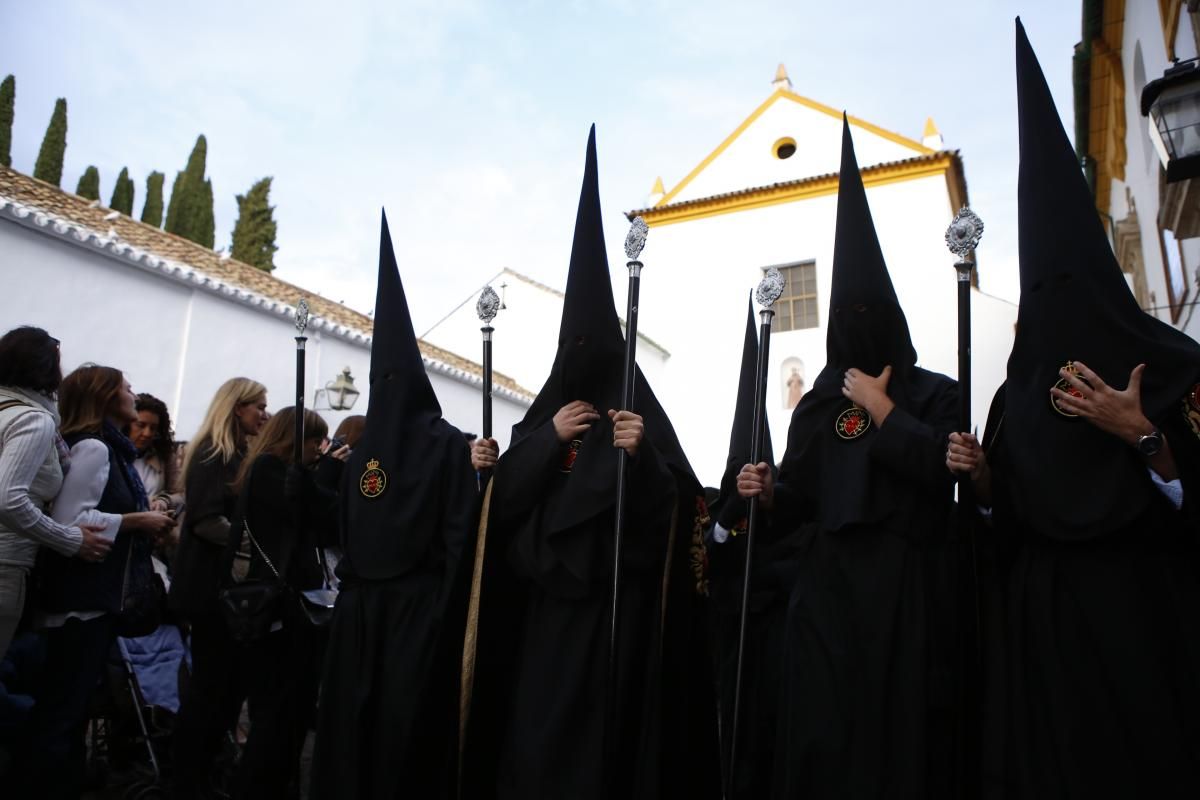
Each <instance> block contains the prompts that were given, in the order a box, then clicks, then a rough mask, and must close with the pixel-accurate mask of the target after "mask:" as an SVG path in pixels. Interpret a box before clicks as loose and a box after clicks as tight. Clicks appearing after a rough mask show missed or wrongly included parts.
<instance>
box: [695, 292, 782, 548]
mask: <svg viewBox="0 0 1200 800" xmlns="http://www.w3.org/2000/svg"><path fill="white" fill-rule="evenodd" d="M757 381H758V327H757V326H756V325H755V322H754V303H753V302H752V301H751V300H749V299H747V301H746V335H745V338H744V339H743V340H742V365H741V370H740V372H739V374H738V388H737V403H736V404H735V405H734V409H733V427H732V429H731V430H730V432H729V457H728V458H727V459H726V461H725V474H724V475H722V476H721V494H720V496H719V497H718V498H717V500H716V501H715V502H714V503H713V504H712V505H711V506H710V507H709V509H708V510H709V511H710V512H711V514H712V517H713V519H715V520H716V521H717V522H719V523H721V527H723V528H725V529H726V530H733V527H734V526H735V525H737V524H738V523H739V522H741V520H742V518H743V517H745V516H746V501H745V500H743V499H742V498H741V497H739V496H738V493H737V475H738V473H739V472H740V471H741V469H742V466H743V465H744V464H747V463H749V461H750V435H751V431H752V429H753V427H754V391H755V384H756V382H757ZM763 424H764V425H765V428H766V429H765V430H764V431H763V452H762V460H763V461H765V462H767V463H768V464H774V463H775V453H774V451H773V449H772V447H771V425H770V422H768V421H767V420H765V419H764V420H763Z"/></svg>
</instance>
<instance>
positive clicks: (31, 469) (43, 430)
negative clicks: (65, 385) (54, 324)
mask: <svg viewBox="0 0 1200 800" xmlns="http://www.w3.org/2000/svg"><path fill="white" fill-rule="evenodd" d="M61 382H62V370H61V368H60V366H59V355H58V340H57V339H55V338H54V337H53V336H51V335H50V334H48V333H46V332H45V331H44V330H42V329H41V328H28V327H25V328H16V329H14V330H11V331H9V332H8V333H6V334H5V335H4V336H3V337H0V658H3V657H4V653H5V651H7V650H8V644H9V642H10V641H11V640H12V636H13V632H14V631H15V630H16V627H17V622H18V620H20V618H21V611H22V609H23V608H24V605H25V587H26V583H27V581H28V578H29V571H30V569H32V568H33V564H34V558H35V556H36V555H37V551H38V547H39V546H44V547H49V548H50V549H52V550H54V551H55V552H57V553H61V554H62V555H64V556H77V557H79V558H83V559H86V560H89V561H99V560H101V559H103V558H104V556H105V555H106V554H107V553H108V549H109V547H110V544H109V542H108V541H107V540H106V539H105V538H103V537H102V536H100V535H99V532H100V530H101V529H100V528H96V527H88V526H86V525H85V526H77V525H60V524H59V523H57V522H55V521H54V520H53V519H52V518H51V517H50V516H49V515H47V514H46V509H47V507H48V506H49V504H50V501H52V500H53V499H54V496H55V495H57V494H58V491H59V489H60V488H61V487H62V482H63V469H62V465H61V462H60V456H61V455H62V454H63V453H65V452H66V448H65V445H64V446H63V448H62V449H61V451H60V448H59V447H58V446H56V445H57V443H58V442H60V441H61V440H60V439H59V438H58V407H57V405H56V403H55V401H54V393H55V392H57V391H58V386H59V384H60V383H61Z"/></svg>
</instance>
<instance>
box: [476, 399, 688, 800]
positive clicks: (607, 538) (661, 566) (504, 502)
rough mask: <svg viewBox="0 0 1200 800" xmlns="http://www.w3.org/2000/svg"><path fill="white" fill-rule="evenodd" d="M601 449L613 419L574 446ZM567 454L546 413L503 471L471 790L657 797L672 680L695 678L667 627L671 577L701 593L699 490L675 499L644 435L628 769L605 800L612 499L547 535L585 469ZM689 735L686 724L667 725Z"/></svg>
mask: <svg viewBox="0 0 1200 800" xmlns="http://www.w3.org/2000/svg"><path fill="white" fill-rule="evenodd" d="M598 447H608V448H611V447H612V425H611V423H610V422H609V421H608V420H607V419H604V420H601V421H600V422H597V423H595V424H594V425H593V426H592V428H591V430H589V431H588V432H587V433H586V434H584V435H583V437H582V440H581V445H580V447H579V452H580V453H584V452H585V451H587V450H588V449H591V448H598ZM567 451H568V449H567V447H566V446H565V445H563V444H561V443H560V442H559V441H558V440H557V438H556V436H555V432H554V426H553V422H552V421H547V422H545V423H543V425H541V426H540V427H539V428H537V429H535V430H533V431H532V432H530V433H529V434H528V435H526V436H525V437H524V438H522V439H521V440H520V441H519V442H518V443H517V444H516V445H515V446H514V447H513V448H512V449H510V450H509V451H508V452H506V453H505V454H504V455H503V456H502V457H501V459H500V462H499V464H498V465H497V468H496V471H495V476H494V478H493V490H492V496H491V502H490V504H489V511H488V514H489V524H488V541H487V556H486V559H485V563H484V566H483V569H482V573H481V585H482V592H481V595H480V597H481V601H480V603H479V616H478V625H479V635H478V643H479V645H478V653H477V660H476V663H475V669H474V689H473V697H472V703H471V711H470V724H469V727H468V731H469V736H468V740H467V741H468V745H467V747H468V751H467V758H466V762H465V769H464V776H463V777H464V781H465V784H464V785H465V791H464V797H468V798H485V797H496V798H568V797H569V798H604V797H608V796H617V797H638V798H641V797H659V796H662V795H660V790H659V783H660V780H661V774H660V770H661V769H662V767H663V764H664V763H669V762H670V761H671V760H672V759H670V758H669V757H664V753H666V752H667V751H668V750H671V749H672V743H671V742H665V741H663V739H662V738H661V736H662V732H663V727H664V724H665V721H666V720H669V719H672V716H671V714H670V712H669V711H665V709H668V707H672V706H673V704H671V703H670V702H669V700H668V695H669V691H664V685H665V684H666V682H667V681H668V680H670V681H671V682H672V683H674V684H676V685H687V683H688V676H687V675H683V674H675V675H673V676H670V677H669V678H668V676H666V675H665V674H664V668H663V664H664V659H665V658H669V656H667V655H665V654H666V653H675V652H677V651H678V649H679V648H678V647H676V646H675V645H673V644H672V645H670V646H668V644H667V641H666V638H665V635H664V628H663V622H664V619H666V618H667V617H670V619H671V620H672V621H674V620H675V619H677V618H678V615H676V614H675V613H674V612H673V606H674V604H673V602H672V601H671V600H669V598H668V594H669V593H670V592H671V586H670V581H677V582H679V583H680V585H679V586H678V587H676V588H677V589H681V590H682V591H681V592H678V593H676V594H675V595H674V596H681V597H686V596H691V595H692V594H694V591H693V588H694V587H693V581H692V580H690V577H691V576H690V575H687V574H680V573H683V572H684V570H681V569H679V568H678V567H679V564H680V561H681V559H680V554H681V553H682V554H684V555H685V556H686V555H687V553H688V551H689V549H690V544H691V533H692V524H693V519H692V517H691V515H690V514H689V515H688V516H683V517H681V514H680V509H681V508H683V509H688V508H690V509H691V510H692V511H693V512H694V508H695V506H694V500H695V498H693V497H686V498H685V497H681V496H680V488H679V485H678V482H677V480H676V476H675V475H674V474H673V473H672V471H671V470H670V469H669V468H667V467H666V466H665V464H664V463H663V462H662V461H661V460H660V459H659V457H658V454H657V453H656V451H655V449H654V447H653V445H652V444H651V443H650V442H649V440H644V441H643V443H642V446H641V447H640V448H639V451H638V455H637V457H635V458H633V459H631V461H630V481H629V486H630V495H629V502H630V505H629V517H628V523H627V528H626V533H625V540H624V541H625V545H624V560H623V564H624V571H623V590H622V595H621V603H620V613H621V622H620V625H619V626H618V630H619V637H620V639H619V642H618V661H619V663H618V669H617V671H618V682H619V688H618V692H619V695H620V697H621V701H620V709H621V716H620V719H619V720H618V723H617V725H618V731H619V733H618V735H617V737H616V738H617V742H618V748H617V755H616V759H617V764H618V765H619V766H618V767H617V770H616V773H615V774H614V776H613V779H614V783H613V785H612V787H611V791H612V794H611V795H610V794H608V792H609V791H610V790H609V788H608V787H606V785H605V780H604V777H605V775H604V714H605V708H604V680H605V672H606V664H607V654H608V637H609V620H610V608H609V603H610V597H611V594H610V586H611V583H610V581H611V564H612V531H613V508H612V506H609V507H608V508H607V509H605V510H603V511H602V512H601V513H599V514H597V515H596V516H593V517H591V518H589V519H586V520H584V521H582V522H580V523H578V524H575V525H572V526H571V527H569V528H566V529H564V530H558V531H555V532H552V533H550V532H547V529H546V527H547V526H546V525H545V520H546V519H547V518H552V517H553V516H554V515H555V512H556V511H558V510H559V509H558V507H557V506H558V505H559V502H560V501H561V499H562V498H563V496H564V495H565V488H566V486H567V484H568V482H569V481H571V480H572V478H573V477H576V478H577V475H573V474H572V473H571V472H568V471H564V470H565V469H566V468H565V466H564V459H565V458H566V457H567ZM689 504H690V505H689ZM670 573H673V574H670ZM668 575H669V577H668ZM684 602H685V603H686V602H687V601H686V600H684ZM671 635H675V636H678V632H673V633H672V634H671ZM685 638H686V636H685ZM685 646H686V645H685ZM667 724H669V723H667ZM684 734H685V731H684V730H682V727H681V726H678V727H676V729H675V730H670V731H667V735H668V736H683V735H684Z"/></svg>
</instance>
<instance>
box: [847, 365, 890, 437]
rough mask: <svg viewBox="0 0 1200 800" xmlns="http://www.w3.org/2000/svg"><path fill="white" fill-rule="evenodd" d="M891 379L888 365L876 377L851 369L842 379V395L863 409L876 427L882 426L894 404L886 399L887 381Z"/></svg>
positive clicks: (888, 398)
mask: <svg viewBox="0 0 1200 800" xmlns="http://www.w3.org/2000/svg"><path fill="white" fill-rule="evenodd" d="M891 377H892V367H891V365H890V364H889V365H888V366H886V367H884V368H883V372H881V373H879V376H878V377H874V376H871V375H868V374H867V373H865V372H863V371H862V370H861V369H854V368H853V367H851V368H850V369H848V370H846V374H845V375H844V376H843V378H842V394H843V395H845V396H846V398H847V399H848V400H849V401H850V402H851V403H854V405H856V406H858V407H859V408H865V409H866V410H867V413H868V414H870V415H871V419H873V420H874V421H875V424H876V425H883V421H884V420H885V419H887V415H888V414H890V413H892V409H893V408H895V407H896V404H895V403H893V402H892V399H891V398H890V397H888V394H887V387H888V381H889V380H891Z"/></svg>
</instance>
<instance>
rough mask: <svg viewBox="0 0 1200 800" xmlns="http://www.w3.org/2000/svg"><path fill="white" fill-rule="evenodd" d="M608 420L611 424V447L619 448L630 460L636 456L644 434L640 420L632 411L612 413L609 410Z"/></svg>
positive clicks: (643, 427) (611, 410)
mask: <svg viewBox="0 0 1200 800" xmlns="http://www.w3.org/2000/svg"><path fill="white" fill-rule="evenodd" d="M608 418H609V419H611V420H612V423H613V447H619V448H621V449H622V450H624V451H625V452H626V453H628V454H629V456H630V458H632V457H634V456H636V455H637V451H638V445H640V444H641V443H642V436H643V435H644V434H645V426H644V424H643V423H642V418H641V417H640V416H638V415H637V414H635V413H633V412H632V411H614V410H613V409H611V408H610V409H609V410H608Z"/></svg>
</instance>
